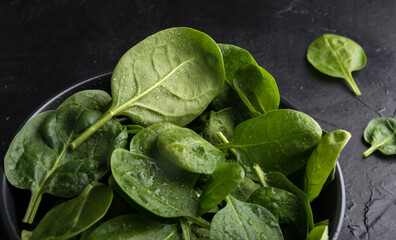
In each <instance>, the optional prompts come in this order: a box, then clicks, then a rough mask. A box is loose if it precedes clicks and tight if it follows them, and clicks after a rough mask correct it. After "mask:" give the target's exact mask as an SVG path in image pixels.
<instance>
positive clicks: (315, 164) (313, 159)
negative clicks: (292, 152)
mask: <svg viewBox="0 0 396 240" xmlns="http://www.w3.org/2000/svg"><path fill="white" fill-rule="evenodd" d="M350 138H351V134H350V133H349V132H347V131H344V130H336V131H333V132H330V133H327V134H326V135H325V136H324V137H323V138H322V139H321V140H320V142H319V144H318V146H317V147H316V149H315V150H314V151H313V152H312V154H311V156H310V157H309V159H308V162H307V166H306V171H305V176H304V192H305V193H306V194H307V196H308V199H309V201H311V202H312V201H313V200H314V199H315V198H316V197H318V196H319V194H320V191H321V190H322V188H323V186H324V184H325V183H326V180H327V178H328V177H329V175H330V173H331V171H332V170H333V169H334V166H335V164H336V163H337V159H338V157H339V156H340V153H341V150H342V149H343V148H344V147H345V145H346V144H347V143H348V141H349V139H350Z"/></svg>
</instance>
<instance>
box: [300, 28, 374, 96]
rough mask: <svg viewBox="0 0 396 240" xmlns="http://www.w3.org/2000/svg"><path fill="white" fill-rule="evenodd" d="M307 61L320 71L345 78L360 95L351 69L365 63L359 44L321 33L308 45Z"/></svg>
mask: <svg viewBox="0 0 396 240" xmlns="http://www.w3.org/2000/svg"><path fill="white" fill-rule="evenodd" d="M307 59H308V61H309V62H310V63H311V64H312V65H313V66H314V67H315V68H316V69H317V70H319V71H320V72H322V73H324V74H327V75H329V76H332V77H338V78H343V79H345V80H346V81H347V82H348V83H349V85H350V86H351V88H352V90H353V92H354V93H355V94H356V95H361V93H360V91H359V89H358V87H357V86H356V83H355V81H354V80H353V77H352V71H356V70H360V69H362V68H363V67H364V66H365V65H366V61H367V59H366V54H365V53H364V50H363V48H362V47H361V46H359V44H357V43H356V42H354V41H352V40H351V39H349V38H346V37H343V36H339V35H335V34H323V35H322V36H320V37H319V38H317V39H315V40H314V41H313V42H312V43H311V44H310V45H309V47H308V51H307Z"/></svg>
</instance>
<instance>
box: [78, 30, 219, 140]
mask: <svg viewBox="0 0 396 240" xmlns="http://www.w3.org/2000/svg"><path fill="white" fill-rule="evenodd" d="M224 79H225V73H224V64H223V58H222V54H221V52H220V49H219V47H218V46H217V44H216V43H215V42H214V41H213V39H211V38H210V37H209V36H208V35H206V34H204V33H202V32H200V31H197V30H194V29H191V28H186V27H178V28H170V29H165V30H163V31H160V32H157V33H155V34H153V35H151V36H149V37H148V38H146V39H144V40H143V41H141V42H140V43H138V44H136V45H135V46H134V47H132V48H131V49H130V50H129V51H127V52H126V53H125V54H124V56H122V58H121V59H120V60H119V62H118V64H117V66H116V67H115V69H114V71H113V75H112V77H111V95H112V97H113V101H112V105H111V107H110V108H109V110H108V111H107V112H106V113H105V114H104V115H103V116H102V117H101V119H100V120H98V121H97V122H96V123H95V124H94V125H92V126H91V127H89V128H88V129H87V130H86V131H85V132H84V133H83V134H82V135H81V136H80V137H78V138H77V139H75V140H74V141H73V143H72V146H73V148H76V147H77V146H78V145H79V144H80V143H81V142H83V141H85V139H87V138H88V137H89V136H90V135H91V134H92V133H93V132H95V131H96V130H97V129H98V128H99V127H100V126H101V125H103V124H104V123H105V122H107V121H108V120H109V119H111V118H112V117H113V116H118V115H123V116H127V117H129V118H130V119H131V120H132V122H134V123H136V124H139V125H142V126H149V125H152V124H155V123H160V122H171V123H174V124H176V125H180V126H183V125H186V124H188V123H189V122H191V121H192V120H193V119H194V118H196V117H197V116H199V115H200V114H201V113H202V112H203V111H204V110H205V109H206V107H207V106H208V105H209V103H210V102H211V101H212V100H213V98H214V97H215V96H216V95H217V94H218V93H219V91H220V89H221V87H222V85H223V83H224Z"/></svg>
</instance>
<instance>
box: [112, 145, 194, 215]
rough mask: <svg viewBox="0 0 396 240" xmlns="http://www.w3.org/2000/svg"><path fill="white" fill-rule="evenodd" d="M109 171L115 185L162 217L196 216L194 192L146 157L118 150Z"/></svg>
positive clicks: (183, 181)
mask: <svg viewBox="0 0 396 240" xmlns="http://www.w3.org/2000/svg"><path fill="white" fill-rule="evenodd" d="M111 170H112V173H113V176H114V179H115V180H116V182H117V184H118V186H119V187H120V188H121V189H122V190H123V191H124V192H125V193H126V194H127V195H128V196H129V197H130V198H131V199H132V200H133V201H135V202H136V203H138V204H139V205H140V206H142V207H143V208H145V209H147V210H148V211H150V212H152V213H154V214H156V215H158V216H161V217H181V216H190V217H196V216H197V214H196V211H197V207H198V201H197V196H196V194H195V192H194V189H193V188H192V186H190V185H189V184H186V181H185V179H184V178H178V177H177V176H176V177H175V176H173V178H172V176H168V175H166V174H165V173H164V171H163V170H162V169H160V168H158V166H157V164H156V161H154V160H153V159H151V158H150V157H148V156H144V155H140V154H137V153H135V152H129V151H126V150H123V149H117V150H115V151H114V152H113V155H112V157H111Z"/></svg>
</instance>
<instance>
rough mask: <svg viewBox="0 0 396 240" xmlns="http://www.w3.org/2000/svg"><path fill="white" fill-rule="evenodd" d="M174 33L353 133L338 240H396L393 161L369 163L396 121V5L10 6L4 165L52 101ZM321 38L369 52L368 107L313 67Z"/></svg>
mask: <svg viewBox="0 0 396 240" xmlns="http://www.w3.org/2000/svg"><path fill="white" fill-rule="evenodd" d="M174 26H188V27H193V28H196V29H198V30H201V31H203V32H205V33H207V34H209V35H210V36H211V37H213V38H214V39H215V40H216V41H217V42H221V43H231V44H235V45H238V46H240V47H243V48H245V49H247V50H248V51H250V52H251V53H252V55H253V56H254V57H255V59H256V60H257V62H258V63H259V64H260V65H261V66H263V67H264V68H265V69H266V70H268V71H269V72H270V73H271V74H272V75H273V76H274V77H275V79H276V81H277V83H278V87H279V91H280V93H281V95H282V96H284V97H285V98H287V99H288V100H290V101H291V102H293V103H294V104H295V105H297V106H298V107H299V108H300V109H301V110H302V111H304V112H305V113H307V114H309V115H310V116H312V117H313V118H315V119H316V120H317V121H318V122H319V123H320V124H321V126H322V128H324V129H326V130H329V131H331V130H335V129H339V128H342V129H345V130H347V131H349V132H351V133H352V139H351V140H350V142H349V143H348V145H347V147H346V148H345V149H344V151H343V152H342V157H341V158H340V160H339V161H340V165H341V168H342V170H343V173H344V178H345V183H346V194H347V206H346V207H347V208H346V214H345V219H344V225H343V229H342V232H341V234H340V236H339V239H395V238H396V237H395V236H396V156H388V157H386V156H384V155H381V154H380V153H375V154H373V155H372V156H370V157H368V158H363V155H362V153H363V152H364V151H365V150H366V149H367V148H368V145H367V144H366V143H365V142H364V140H363V138H362V135H363V131H364V128H365V127H366V125H367V123H368V122H369V121H370V120H371V119H372V118H374V117H378V116H386V117H395V115H396V1H393V0H376V1H372V0H333V1H328V0H309V1H303V0H276V1H247V0H238V1H230V0H228V1H213V0H212V1H138V0H136V1H103V0H98V1H84V0H81V1H49V0H48V1H37V0H31V1H22V0H15V1H6V0H4V1H1V3H0V129H1V134H0V157H1V159H2V158H3V157H4V154H5V152H6V150H7V147H8V145H9V143H10V142H11V140H12V138H13V136H14V134H15V133H16V131H17V130H18V128H19V126H20V125H21V124H22V123H23V122H24V121H25V119H26V118H27V117H29V115H30V114H31V113H32V112H33V111H34V110H35V109H37V108H38V107H39V106H40V105H41V103H43V102H44V101H45V100H46V99H48V98H50V97H51V96H53V95H55V94H56V93H57V92H59V91H61V90H62V89H65V88H66V87H68V86H70V85H73V84H76V83H78V82H80V81H82V80H85V79H87V78H90V77H92V76H96V75H99V74H101V73H104V72H109V71H111V70H112V69H113V68H114V66H115V64H116V63H117V61H118V59H119V58H120V57H121V56H122V54H123V53H124V52H125V51H126V50H127V49H129V48H130V47H132V46H133V45H134V44H136V43H137V42H139V41H140V40H142V39H144V38H145V37H147V36H149V35H150V34H152V33H155V32H157V31H159V30H162V29H164V28H168V27H174ZM323 33H335V34H339V35H343V36H346V37H349V38H351V39H353V40H355V41H356V42H358V43H359V44H360V45H361V46H362V47H363V48H364V50H365V51H366V55H367V59H368V62H367V65H366V67H365V68H364V69H362V70H361V71H359V72H356V73H354V74H353V75H354V77H355V80H356V83H357V85H358V87H359V89H360V91H361V92H362V96H360V97H357V96H355V95H354V94H353V92H352V91H351V90H350V89H349V88H348V86H347V84H346V82H345V81H344V80H341V79H334V78H330V77H327V76H325V75H323V74H321V73H319V72H318V71H316V70H315V69H314V68H313V67H311V66H310V64H309V63H308V62H307V61H306V58H305V54H306V49H307V47H308V45H309V44H310V42H311V41H312V40H314V39H315V38H317V37H319V36H320V35H321V34H323ZM1 165H2V164H1ZM1 168H2V166H1ZM1 232H2V233H3V231H1Z"/></svg>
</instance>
